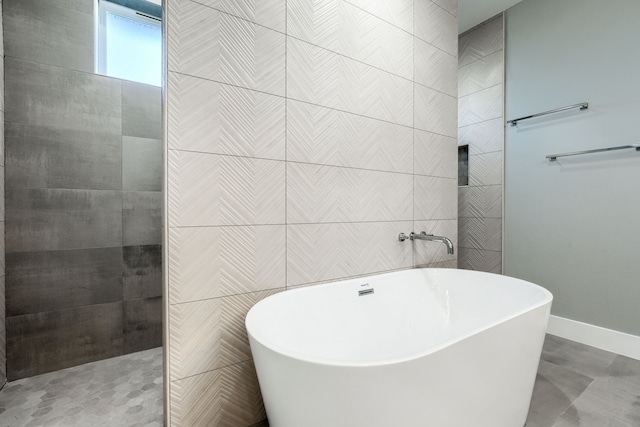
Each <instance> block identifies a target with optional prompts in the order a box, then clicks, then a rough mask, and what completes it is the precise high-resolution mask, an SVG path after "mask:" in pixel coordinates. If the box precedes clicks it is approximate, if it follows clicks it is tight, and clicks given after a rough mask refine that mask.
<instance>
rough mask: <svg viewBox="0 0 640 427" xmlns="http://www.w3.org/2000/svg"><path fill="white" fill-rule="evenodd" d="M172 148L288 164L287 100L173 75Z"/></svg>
mask: <svg viewBox="0 0 640 427" xmlns="http://www.w3.org/2000/svg"><path fill="white" fill-rule="evenodd" d="M169 93H170V95H169V97H168V103H169V106H168V109H169V113H168V114H169V117H168V124H169V147H170V148H174V149H181V150H187V151H200V152H205V153H216V154H232V155H239V156H248V157H260V158H266V159H278V160H284V156H285V153H284V151H285V100H284V98H281V97H278V96H274V95H269V94H266V93H262V92H256V91H253V90H249V89H242V88H238V87H235V86H229V85H226V84H221V83H217V82H213V81H209V80H204V79H200V78H196V77H191V76H184V75H181V74H177V73H169Z"/></svg>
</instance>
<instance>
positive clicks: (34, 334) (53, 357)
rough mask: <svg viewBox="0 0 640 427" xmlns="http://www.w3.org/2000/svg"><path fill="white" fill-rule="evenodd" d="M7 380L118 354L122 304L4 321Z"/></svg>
mask: <svg viewBox="0 0 640 427" xmlns="http://www.w3.org/2000/svg"><path fill="white" fill-rule="evenodd" d="M7 350H8V351H7V366H8V367H9V371H8V377H9V381H13V380H16V379H19V378H25V377H29V376H34V375H39V374H42V373H45V372H51V371H55V370H58V369H63V368H67V367H70V366H76V365H80V364H82V363H87V362H93V361H95V360H100V359H106V358H109V357H114V356H118V355H121V354H122V302H114V303H109V304H99V305H91V306H87V307H80V308H74V309H69V310H61V311H52V312H46V313H37V314H27V315H24V316H13V317H8V318H7Z"/></svg>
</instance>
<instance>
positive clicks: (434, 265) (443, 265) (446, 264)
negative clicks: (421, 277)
mask: <svg viewBox="0 0 640 427" xmlns="http://www.w3.org/2000/svg"><path fill="white" fill-rule="evenodd" d="M420 268H454V269H457V268H458V260H457V259H452V260H449V261H441V262H433V263H431V264H425V265H421V266H420Z"/></svg>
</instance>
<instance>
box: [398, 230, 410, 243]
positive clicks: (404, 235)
mask: <svg viewBox="0 0 640 427" xmlns="http://www.w3.org/2000/svg"><path fill="white" fill-rule="evenodd" d="M411 234H413V232H412V233H411ZM409 238H410V237H409V236H407V235H406V234H404V233H400V234H398V240H400V241H401V242H404V241H405V240H407V239H409ZM412 240H413V239H412Z"/></svg>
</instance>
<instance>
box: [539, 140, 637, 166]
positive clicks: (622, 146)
mask: <svg viewBox="0 0 640 427" xmlns="http://www.w3.org/2000/svg"><path fill="white" fill-rule="evenodd" d="M630 148H635V149H636V151H640V144H631V145H620V146H618V147H607V148H596V149H595V150H584V151H574V152H572V153H559V154H549V155H548V156H547V159H549V161H551V162H553V161H554V160H556V159H557V158H558V157H567V156H579V155H581V154H592V153H602V152H605V151H616V150H627V149H630Z"/></svg>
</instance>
